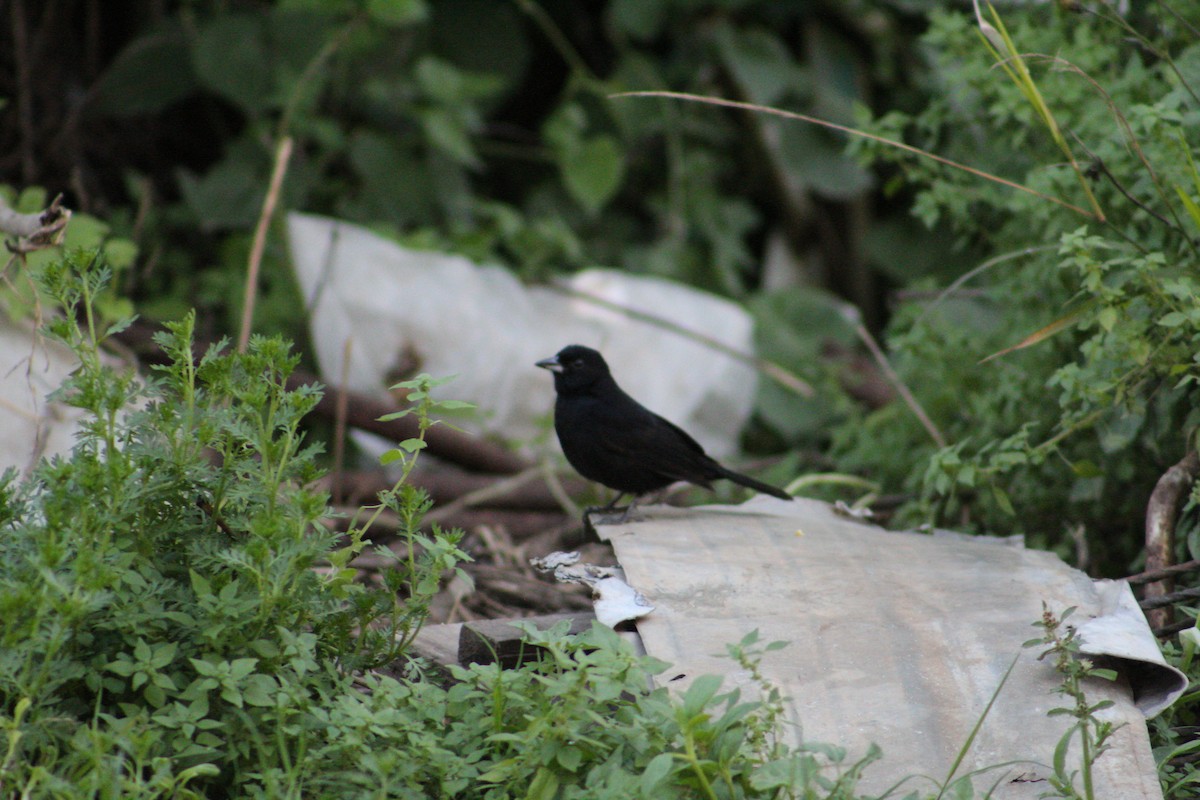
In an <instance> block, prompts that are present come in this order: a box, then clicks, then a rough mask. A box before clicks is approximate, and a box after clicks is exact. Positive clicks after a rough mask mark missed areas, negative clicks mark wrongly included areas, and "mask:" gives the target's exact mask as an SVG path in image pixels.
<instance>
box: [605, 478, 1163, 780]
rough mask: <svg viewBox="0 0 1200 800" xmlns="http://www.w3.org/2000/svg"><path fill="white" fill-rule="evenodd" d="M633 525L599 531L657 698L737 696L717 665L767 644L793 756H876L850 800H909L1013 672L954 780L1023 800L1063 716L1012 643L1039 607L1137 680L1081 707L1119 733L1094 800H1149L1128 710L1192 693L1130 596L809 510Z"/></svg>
mask: <svg viewBox="0 0 1200 800" xmlns="http://www.w3.org/2000/svg"><path fill="white" fill-rule="evenodd" d="M640 513H641V514H642V516H643V519H641V520H634V521H631V522H627V523H624V524H621V525H612V526H601V527H599V528H598V530H599V532H600V534H601V535H602V536H604V537H605V538H608V539H609V540H610V541H611V542H612V544H613V545H614V547H615V549H616V553H617V557H618V560H619V561H620V564H621V566H622V567H623V568H624V570H625V574H626V577H627V579H628V581H629V583H630V584H631V585H632V586H633V587H635V588H636V589H637V590H639V591H640V592H642V593H643V594H644V595H645V596H646V598H647V599H648V600H649V602H650V603H652V604H653V605H654V606H655V607H656V608H655V611H654V612H653V613H651V614H650V615H649V616H647V617H645V618H643V619H641V620H638V622H637V628H638V632H639V633H640V634H641V637H642V640H643V643H644V644H645V648H646V651H647V652H648V653H649V654H650V655H653V656H656V657H658V658H661V659H663V660H665V661H668V662H671V663H672V664H673V665H674V667H673V668H672V669H671V670H669V671H668V674H667V675H666V676H664V677H674V676H677V675H680V674H682V675H683V676H684V677H683V678H681V679H679V680H676V681H674V682H672V683H671V684H670V685H671V686H674V687H677V688H684V687H685V686H686V685H687V684H688V683H689V682H690V680H692V679H694V678H695V677H697V676H699V675H703V674H722V675H725V676H726V685H727V686H734V685H745V684H746V683H747V681H748V676H747V675H745V674H742V672H741V671H740V668H739V667H738V666H737V665H736V664H735V663H733V662H732V661H730V660H729V659H728V658H727V657H725V647H724V645H725V644H726V643H733V642H738V641H740V640H741V639H742V637H743V636H744V635H745V634H746V633H748V632H749V631H751V630H753V629H756V628H757V629H758V630H759V631H760V632H761V635H762V641H763V642H769V641H774V640H786V641H788V642H790V646H788V647H786V648H784V649H783V650H779V651H775V652H771V653H768V654H766V656H765V657H764V659H763V662H762V671H763V673H764V674H765V675H766V676H767V678H768V679H769V680H770V681H771V682H772V683H774V684H775V685H776V686H778V687H779V688H780V689H781V690H782V692H783V694H784V695H785V696H787V697H788V698H790V699H789V700H788V713H789V716H790V717H791V720H792V722H793V723H794V725H793V726H792V727H791V728H790V735H791V737H792V738H793V740H794V741H798V740H800V739H804V740H807V741H814V742H826V743H831V744H839V745H843V746H847V747H849V748H850V749H851V752H852V753H856V754H862V753H864V752H865V751H866V748H867V746H868V744H869V743H872V742H874V743H876V744H878V745H879V746H880V747H882V748H883V752H884V760H883V761H882V762H880V763H877V764H876V765H874V766H873V767H871V768H870V769H868V771H867V773H866V778H865V780H864V782H863V784H862V787H863V789H864V790H874V791H883V790H885V789H887V788H888V787H891V786H892V785H893V784H894V783H895V782H896V781H897V780H899V779H900V778H902V777H904V776H909V775H911V776H914V777H913V778H911V779H910V781H909V782H908V783H906V784H905V787H906V788H905V791H908V790H910V789H913V788H925V789H928V788H929V787H930V786H931V785H932V784H931V782H930V781H929V780H928V779H926V778H921V777H919V776H933V777H934V778H936V779H939V780H940V779H944V778H945V777H946V775H947V772H948V771H949V769H950V767H951V764H952V763H953V761H954V759H955V757H956V755H957V753H958V752H959V750H960V749H961V748H962V746H963V744H964V743H965V742H966V741H967V739H968V737H969V735H970V732H971V730H972V728H973V727H974V726H975V724H976V722H977V720H978V719H979V717H980V715H981V714H982V713H983V711H984V708H985V706H986V705H987V703H988V701H989V699H990V698H991V697H992V695H993V693H994V692H995V691H996V688H997V687H998V686H999V685H1000V683H1001V679H1002V677H1003V675H1004V673H1005V671H1006V670H1007V669H1008V668H1009V665H1010V664H1012V662H1013V659H1014V658H1016V659H1017V664H1016V667H1015V668H1014V669H1013V672H1012V674H1011V676H1010V678H1009V680H1008V682H1007V684H1006V685H1005V686H1004V688H1003V690H1002V692H1001V693H1000V695H999V696H998V699H997V700H996V703H995V705H994V707H993V708H992V710H991V712H990V714H989V715H988V718H987V721H986V723H985V724H984V726H983V729H982V731H981V732H980V734H979V736H978V738H977V739H976V741H975V743H974V746H973V747H972V748H971V751H970V752H969V753H968V755H967V757H966V759H965V761H964V762H963V764H962V766H961V767H960V769H959V772H958V774H959V775H962V774H964V773H967V772H971V771H974V770H980V769H985V768H988V767H992V766H993V765H999V764H1007V766H1003V767H999V768H996V769H992V770H989V771H987V772H985V773H982V774H981V775H980V776H979V777H978V778H977V779H976V780H975V785H976V786H977V787H980V788H985V787H988V786H991V785H992V784H996V787H997V788H996V791H995V794H994V795H993V796H994V797H996V798H1002V799H1003V800H1010V799H1016V798H1021V799H1024V798H1036V797H1038V796H1039V795H1041V794H1042V793H1043V792H1046V791H1047V790H1048V788H1049V787H1048V785H1047V784H1046V782H1045V778H1046V776H1047V775H1048V774H1050V767H1049V766H1048V764H1049V763H1050V762H1051V760H1052V758H1053V753H1054V749H1055V747H1056V745H1057V744H1058V742H1059V740H1060V738H1061V737H1062V735H1063V733H1064V732H1065V731H1066V729H1067V728H1068V727H1069V725H1070V721H1071V720H1070V718H1069V717H1065V716H1057V717H1048V716H1047V711H1049V710H1050V709H1052V708H1054V707H1056V706H1059V705H1063V704H1064V702H1065V701H1064V699H1063V698H1061V697H1060V696H1059V695H1056V694H1055V693H1054V690H1055V688H1056V687H1057V686H1058V685H1059V680H1060V678H1059V675H1058V674H1057V673H1056V672H1055V671H1054V669H1053V667H1052V665H1051V664H1050V663H1049V660H1047V661H1039V660H1038V659H1037V655H1038V652H1039V651H1038V650H1036V649H1034V650H1029V649H1022V643H1023V642H1024V641H1026V640H1028V639H1031V638H1035V637H1037V636H1038V635H1039V634H1040V629H1037V628H1034V627H1032V623H1033V622H1034V621H1036V620H1038V619H1040V617H1041V614H1042V603H1043V602H1045V603H1046V604H1047V605H1048V607H1049V609H1050V610H1051V611H1054V612H1056V613H1061V612H1062V611H1063V610H1064V609H1066V608H1068V607H1071V606H1076V607H1077V608H1078V610H1077V611H1076V612H1075V616H1074V617H1072V618H1071V622H1072V623H1074V624H1076V625H1079V626H1081V631H1082V632H1083V633H1085V634H1086V636H1084V639H1085V645H1086V644H1089V643H1090V644H1092V645H1094V646H1100V647H1101V649H1102V650H1103V648H1104V647H1105V646H1111V647H1113V648H1115V650H1109V651H1108V652H1115V654H1116V655H1117V656H1119V657H1121V658H1124V659H1135V660H1137V661H1138V663H1140V664H1142V667H1141V668H1139V669H1130V670H1126V671H1123V676H1122V680H1120V681H1118V682H1117V683H1116V684H1115V685H1114V684H1111V683H1109V682H1107V681H1099V680H1097V681H1094V683H1093V685H1089V686H1088V687H1087V693H1088V697H1089V699H1091V700H1093V701H1098V700H1100V699H1102V698H1108V699H1111V700H1113V701H1114V703H1115V705H1114V706H1113V707H1112V708H1110V709H1108V710H1107V711H1105V712H1103V713H1104V714H1106V715H1108V717H1109V718H1111V719H1112V720H1113V721H1115V722H1118V723H1121V724H1123V725H1124V727H1123V728H1122V729H1121V730H1120V731H1119V732H1118V733H1117V734H1115V736H1114V737H1113V739H1112V740H1111V741H1112V747H1111V749H1110V750H1109V751H1108V752H1106V753H1105V754H1104V755H1102V756H1101V757H1100V759H1099V761H1098V762H1097V763H1096V766H1095V775H1096V780H1097V784H1096V787H1097V796H1098V797H1103V798H1156V797H1161V791H1160V789H1159V784H1158V780H1157V777H1156V773H1155V765H1154V761H1153V758H1152V757H1151V753H1150V747H1149V741H1148V739H1147V735H1146V725H1145V717H1144V714H1143V712H1142V710H1140V709H1139V704H1140V705H1141V707H1142V709H1144V710H1146V711H1149V712H1151V713H1153V712H1155V710H1156V709H1161V708H1162V707H1164V705H1165V704H1169V703H1170V702H1172V701H1173V700H1174V699H1175V697H1177V696H1178V694H1179V693H1181V692H1182V690H1183V688H1184V687H1185V686H1186V680H1185V679H1183V676H1182V675H1181V674H1179V673H1178V672H1177V671H1174V670H1172V669H1171V668H1169V667H1167V666H1166V665H1165V664H1163V663H1162V660H1161V656H1160V655H1159V653H1158V648H1157V644H1156V643H1155V642H1154V639H1153V637H1152V636H1151V634H1150V632H1149V629H1148V628H1147V627H1146V624H1145V620H1144V619H1143V618H1142V617H1141V612H1140V611H1139V610H1138V609H1137V605H1136V603H1134V602H1133V598H1132V595H1131V594H1130V593H1129V589H1128V586H1126V585H1124V584H1116V583H1113V582H1110V581H1109V582H1093V581H1092V580H1090V579H1089V578H1088V577H1087V576H1086V575H1084V574H1083V573H1081V572H1079V571H1078V570H1075V569H1072V568H1071V567H1069V566H1067V565H1066V564H1064V563H1063V562H1062V561H1061V560H1060V559H1058V558H1057V557H1056V556H1054V555H1053V554H1050V553H1045V552H1038V551H1033V550H1026V549H1024V548H1022V547H1019V546H1010V545H1008V544H1002V543H997V542H996V541H989V540H986V539H978V538H970V537H965V538H959V537H938V536H930V535H925V534H916V533H895V532H889V531H885V530H883V529H880V528H878V527H875V526H871V525H865V524H862V523H859V522H857V521H854V520H850V519H846V518H844V517H842V516H839V515H837V514H835V513H834V512H833V510H832V509H831V508H830V507H829V506H827V505H825V504H823V503H818V502H814V501H806V500H797V501H795V502H792V503H788V502H785V501H780V500H775V499H772V498H767V497H760V498H756V499H755V500H754V501H752V502H751V503H748V504H746V505H743V506H737V507H705V508H703V509H698V508H693V509H675V508H666V507H650V508H645V509H642V510H641V512H640ZM1085 623H1086V625H1087V626H1090V627H1085ZM1155 662H1157V663H1155ZM1114 663H1116V664H1117V665H1118V666H1120V665H1121V664H1123V663H1124V664H1127V663H1129V662H1128V661H1120V660H1117V661H1115V662H1114ZM1145 664H1149V666H1145ZM1129 680H1134V681H1136V684H1135V685H1134V686H1132V687H1131V686H1130V684H1129ZM1135 696H1136V698H1137V701H1136V702H1135ZM1073 749H1074V748H1073ZM1075 757H1077V755H1076V756H1075ZM1010 762H1015V763H1010ZM902 794H903V792H902Z"/></svg>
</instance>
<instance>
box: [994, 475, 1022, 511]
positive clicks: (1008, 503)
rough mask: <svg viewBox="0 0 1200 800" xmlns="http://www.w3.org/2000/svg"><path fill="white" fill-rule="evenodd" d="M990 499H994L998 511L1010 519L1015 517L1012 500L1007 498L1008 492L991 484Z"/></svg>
mask: <svg viewBox="0 0 1200 800" xmlns="http://www.w3.org/2000/svg"><path fill="white" fill-rule="evenodd" d="M992 497H994V498H995V499H996V505H998V506H1000V510H1001V511H1003V512H1004V513H1005V514H1008V515H1009V516H1010V517H1015V516H1016V515H1017V512H1016V509H1014V508H1013V504H1012V500H1010V499H1009V498H1008V492H1006V491H1004V490H1003V489H1002V488H1000V487H999V486H997V485H996V484H994V483H993V484H992Z"/></svg>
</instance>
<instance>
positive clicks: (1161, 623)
mask: <svg viewBox="0 0 1200 800" xmlns="http://www.w3.org/2000/svg"><path fill="white" fill-rule="evenodd" d="M1198 473H1200V456H1198V455H1197V452H1196V451H1195V450H1190V451H1188V454H1187V455H1185V456H1184V457H1183V458H1182V459H1181V460H1180V461H1179V463H1178V464H1176V465H1174V466H1173V467H1171V468H1170V469H1168V470H1167V471H1166V472H1165V473H1163V476H1162V477H1161V478H1159V479H1158V483H1157V484H1156V485H1155V486H1154V491H1153V492H1151V493H1150V501H1149V502H1148V503H1147V504H1146V571H1147V572H1154V571H1156V570H1163V569H1165V568H1167V567H1169V566H1171V558H1172V552H1173V551H1174V548H1175V522H1176V520H1177V518H1178V516H1179V508H1180V506H1181V505H1182V501H1183V498H1185V497H1186V496H1187V492H1188V490H1189V489H1190V488H1191V485H1192V483H1194V482H1195V480H1196V475H1197V474H1198ZM1173 585H1174V580H1172V578H1171V577H1170V576H1167V577H1164V578H1162V579H1161V580H1155V581H1152V582H1150V583H1147V584H1146V588H1145V592H1144V594H1143V598H1144V599H1143V601H1142V607H1143V608H1147V609H1150V611H1149V613H1148V614H1147V615H1146V617H1147V619H1149V620H1150V627H1152V628H1163V627H1166V626H1167V624H1168V623H1169V622H1170V621H1171V609H1170V608H1167V607H1159V605H1156V604H1157V603H1158V602H1159V601H1160V600H1162V599H1163V598H1166V597H1170V596H1171V589H1172V588H1173ZM1163 605H1164V606H1165V604H1163Z"/></svg>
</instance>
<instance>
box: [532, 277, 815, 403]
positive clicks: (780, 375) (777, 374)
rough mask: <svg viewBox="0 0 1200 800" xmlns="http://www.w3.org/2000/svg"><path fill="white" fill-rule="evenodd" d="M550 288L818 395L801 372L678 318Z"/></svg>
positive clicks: (795, 389)
mask: <svg viewBox="0 0 1200 800" xmlns="http://www.w3.org/2000/svg"><path fill="white" fill-rule="evenodd" d="M551 288H553V289H554V290H555V291H559V292H562V293H563V294H567V295H570V296H572V297H578V298H579V299H581V300H586V301H588V302H589V303H594V304H596V305H598V306H600V307H601V308H607V309H608V310H610V311H617V312H620V313H621V314H624V315H625V316H627V317H629V318H630V319H636V320H638V321H640V322H648V323H650V324H651V325H654V326H655V327H658V328H662V329H663V330H667V331H671V332H672V333H677V334H679V335H680V336H682V337H684V338H685V339H691V340H692V341H694V342H697V343H699V344H702V345H704V346H705V347H708V348H710V349H712V350H715V351H717V352H718V353H722V354H724V355H727V356H729V357H730V358H732V359H734V360H735V361H740V362H741V363H743V364H747V365H749V366H751V367H753V368H754V369H756V370H757V371H759V372H761V373H762V374H764V375H766V376H767V377H769V378H771V379H772V380H774V381H775V382H776V383H778V384H779V385H780V386H783V387H784V388H786V389H790V390H792V391H793V392H795V393H796V394H798V395H800V396H801V397H814V396H815V395H816V390H815V389H813V387H812V384H810V383H809V382H808V381H806V380H804V379H803V378H801V377H800V376H799V375H796V373H794V372H792V371H791V370H788V369H786V368H785V367H783V366H781V365H779V364H776V363H775V362H774V361H768V360H767V359H765V358H760V357H758V356H755V355H751V354H749V353H743V352H742V351H740V350H736V349H734V348H732V347H730V346H729V345H727V344H725V343H724V342H722V341H719V340H717V339H714V338H713V337H711V336H708V335H706V334H703V333H700V332H699V331H694V330H691V329H690V328H685V327H684V326H682V325H680V324H678V323H676V322H672V321H671V320H669V319H665V318H663V317H660V316H657V315H655V314H648V313H646V312H645V311H639V310H637V309H636V308H630V307H629V306H624V305H621V304H620V303H614V302H613V301H611V300H605V299H604V298H603V297H597V296H596V295H594V294H588V293H587V292H581V291H579V290H578V289H572V288H570V287H567V286H562V285H558V284H552V285H551Z"/></svg>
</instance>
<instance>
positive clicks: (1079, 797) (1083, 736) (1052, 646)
mask: <svg viewBox="0 0 1200 800" xmlns="http://www.w3.org/2000/svg"><path fill="white" fill-rule="evenodd" d="M1074 612H1075V608H1074V607H1071V608H1068V609H1066V610H1065V611H1063V612H1062V614H1061V615H1058V616H1056V615H1055V614H1054V613H1053V612H1052V611H1050V609H1049V608H1048V607H1047V606H1046V604H1045V603H1043V604H1042V618H1041V619H1040V620H1038V621H1037V622H1035V623H1034V625H1036V626H1038V627H1040V628H1041V629H1042V631H1043V633H1042V636H1041V637H1040V638H1038V639H1030V640H1029V641H1027V642H1025V646H1026V647H1045V648H1046V649H1045V650H1044V651H1042V654H1041V655H1040V656H1039V657H1038V660H1042V659H1045V658H1052V659H1053V661H1054V668H1055V670H1057V671H1058V672H1059V674H1061V675H1062V683H1061V684H1060V686H1059V688H1058V693H1059V694H1061V695H1063V696H1064V697H1067V698H1068V699H1070V700H1071V701H1072V702H1071V704H1070V705H1068V706H1061V707H1059V708H1053V709H1051V710H1050V712H1049V714H1050V716H1052V717H1059V716H1066V717H1073V718H1074V720H1075V724H1074V725H1072V726H1071V727H1070V728H1069V729H1068V730H1067V732H1066V733H1064V734H1063V736H1062V739H1060V740H1059V742H1058V746H1057V747H1056V748H1055V749H1054V762H1053V767H1054V774H1053V775H1051V776H1049V778H1048V781H1049V783H1050V785H1051V786H1052V787H1053V788H1054V791H1055V792H1056V795H1055V796H1057V797H1065V798H1070V800H1095V798H1096V790H1095V787H1094V781H1093V776H1092V767H1093V766H1094V765H1095V763H1096V759H1098V758H1100V756H1101V755H1103V754H1104V751H1105V750H1107V749H1108V747H1109V741H1108V740H1109V738H1110V737H1111V736H1112V735H1113V734H1114V733H1116V732H1117V730H1118V729H1119V728H1120V726H1118V725H1113V724H1112V723H1111V722H1109V721H1107V720H1103V719H1100V718H1099V716H1097V715H1098V714H1099V712H1101V711H1103V710H1105V709H1106V708H1110V707H1111V706H1112V705H1113V701H1111V700H1101V701H1099V702H1097V703H1091V702H1089V701H1088V699H1087V694H1086V693H1085V691H1084V682H1085V681H1087V680H1088V679H1089V678H1099V679H1102V680H1106V681H1115V680H1116V679H1117V673H1116V671H1114V670H1111V669H1104V668H1101V667H1097V666H1096V664H1095V662H1094V661H1092V660H1091V659H1089V658H1081V657H1080V655H1079V643H1080V642H1079V636H1078V634H1077V633H1076V631H1075V628H1073V627H1071V626H1070V625H1066V624H1065V623H1066V621H1067V618H1068V617H1070V616H1071V614H1073V613H1074ZM1073 742H1077V743H1078V745H1079V759H1080V766H1079V769H1078V770H1070V769H1069V768H1068V765H1067V754H1068V752H1069V751H1070V748H1071V744H1072V743H1073ZM1077 779H1078V781H1077ZM1077 783H1078V784H1081V785H1079V786H1077Z"/></svg>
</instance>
